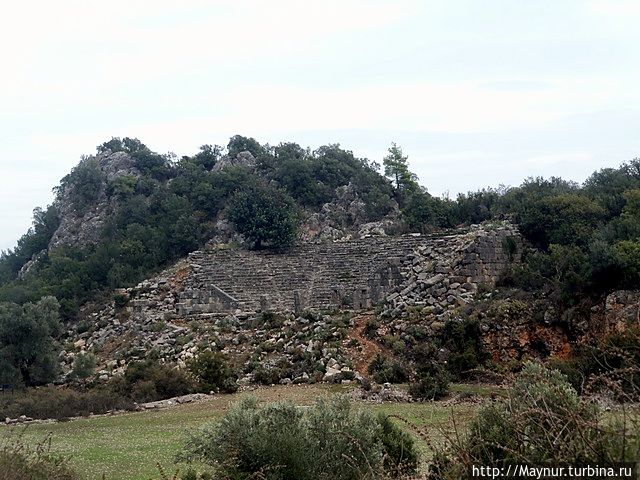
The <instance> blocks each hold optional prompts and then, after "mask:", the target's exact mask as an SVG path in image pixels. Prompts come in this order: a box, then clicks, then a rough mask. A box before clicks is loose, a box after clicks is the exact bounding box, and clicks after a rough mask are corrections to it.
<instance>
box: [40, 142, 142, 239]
mask: <svg viewBox="0 0 640 480" xmlns="http://www.w3.org/2000/svg"><path fill="white" fill-rule="evenodd" d="M89 161H95V162H96V163H97V165H98V167H99V169H100V172H101V173H102V175H103V179H102V182H101V183H100V185H99V186H98V187H97V192H96V200H95V201H94V202H93V204H92V205H89V207H88V208H87V209H86V210H85V211H78V210H77V209H76V207H75V206H74V204H73V202H72V201H71V192H70V191H69V189H66V190H62V191H61V192H59V195H58V198H57V208H58V213H59V215H60V226H59V227H58V229H57V230H56V232H55V233H54V234H53V237H52V238H51V241H50V242H49V249H52V248H55V247H59V246H61V245H68V246H73V247H78V248H83V247H87V246H89V245H94V244H96V243H98V242H99V240H100V237H101V235H102V229H103V228H104V225H105V222H106V220H107V218H108V216H109V215H110V213H111V212H112V211H113V208H114V202H115V199H109V198H108V196H107V188H108V185H109V184H110V183H111V182H113V181H114V180H115V179H116V178H117V177H119V176H124V175H128V176H132V177H135V178H139V176H140V172H139V171H138V169H137V168H136V167H135V161H134V159H133V158H131V156H130V155H128V154H127V153H124V152H115V153H111V152H106V153H101V154H99V155H96V156H92V157H87V158H85V159H83V160H82V162H89Z"/></svg>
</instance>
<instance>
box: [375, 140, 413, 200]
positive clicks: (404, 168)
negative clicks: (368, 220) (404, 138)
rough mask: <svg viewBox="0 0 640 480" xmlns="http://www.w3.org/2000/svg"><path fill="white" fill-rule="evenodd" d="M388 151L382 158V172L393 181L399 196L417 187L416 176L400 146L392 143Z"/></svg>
mask: <svg viewBox="0 0 640 480" xmlns="http://www.w3.org/2000/svg"><path fill="white" fill-rule="evenodd" d="M388 152H389V153H388V154H387V156H386V157H384V159H383V160H382V163H383V165H384V174H385V175H386V176H387V177H388V178H390V179H391V181H392V182H393V183H394V185H395V189H396V194H397V195H398V197H400V198H401V197H403V195H404V194H406V193H407V192H411V191H413V190H417V189H418V181H417V180H418V177H417V176H416V175H415V174H414V173H412V172H411V171H410V170H409V164H408V163H407V159H408V157H407V156H405V155H403V153H402V148H400V147H398V146H397V145H396V144H395V143H392V144H391V147H389V150H388Z"/></svg>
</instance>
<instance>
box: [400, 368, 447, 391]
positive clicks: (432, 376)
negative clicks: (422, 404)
mask: <svg viewBox="0 0 640 480" xmlns="http://www.w3.org/2000/svg"><path fill="white" fill-rule="evenodd" d="M409 393H410V394H411V396H412V397H414V398H416V399H419V400H438V399H440V398H442V397H444V396H445V395H447V393H449V374H448V373H447V371H446V370H445V368H444V367H443V366H442V365H440V364H438V363H435V362H432V363H426V364H423V365H420V367H419V368H418V373H417V379H416V380H415V381H414V382H412V383H411V384H410V385H409Z"/></svg>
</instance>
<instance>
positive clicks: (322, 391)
mask: <svg viewBox="0 0 640 480" xmlns="http://www.w3.org/2000/svg"><path fill="white" fill-rule="evenodd" d="M455 390H457V391H460V390H461V388H460V387H458V388H456V389H455ZM340 391H344V389H343V388H341V387H336V386H334V387H331V386H328V385H296V386H286V387H285V386H274V387H268V388H260V389H257V390H255V391H253V392H252V393H251V394H252V395H255V396H256V397H257V398H259V399H260V401H264V402H273V401H280V400H285V399H286V400H290V401H292V402H294V403H295V404H298V405H309V404H311V403H313V402H314V400H315V399H316V398H317V397H318V396H322V395H330V394H332V393H339V392H340ZM243 395H246V393H236V394H233V395H220V396H217V397H215V398H213V399H211V400H209V401H206V402H202V403H198V404H187V405H180V406H176V407H172V408H167V409H163V410H156V411H146V412H135V413H126V414H122V415H114V416H99V417H92V418H86V419H79V420H73V421H69V422H61V423H54V424H33V425H29V426H28V427H27V428H26V429H25V428H24V427H20V428H16V429H11V428H9V427H3V428H2V429H1V430H0V432H2V434H3V435H22V438H23V440H24V441H25V442H27V443H30V444H35V443H38V442H40V441H42V440H43V439H45V438H46V437H47V435H49V434H51V436H52V447H51V448H52V451H55V452H57V453H61V454H63V455H65V456H69V457H71V464H72V465H73V466H74V467H75V468H76V469H77V471H78V472H79V473H80V474H81V475H82V476H83V478H85V479H87V480H89V479H91V480H93V479H101V478H103V475H104V478H105V479H106V480H149V479H157V478H159V473H158V469H157V467H156V464H157V463H160V464H161V465H162V467H163V468H164V469H165V471H166V472H167V473H173V472H175V470H176V469H177V468H180V465H176V464H174V463H173V457H174V455H175V454H176V453H177V452H178V451H179V450H180V449H181V447H182V444H183V441H184V438H185V435H186V432H187V431H189V430H194V429H196V428H198V427H199V426H201V425H202V424H204V423H207V422H210V421H214V420H215V419H216V418H218V417H219V416H220V415H222V414H223V413H224V412H225V411H226V410H227V409H228V408H229V406H230V405H231V404H232V403H234V402H236V401H238V400H239V399H240V398H241V397H242V396H243ZM361 406H362V407H363V408H366V409H370V410H371V411H373V412H380V411H382V412H384V413H387V414H393V415H398V416H400V417H403V418H404V419H406V420H408V421H409V422H411V423H412V424H415V425H417V426H420V427H422V426H425V425H428V426H429V430H428V434H429V436H430V437H432V438H433V440H435V441H437V439H438V437H439V434H438V429H439V428H442V427H445V428H446V427H447V426H449V425H451V421H452V420H451V419H452V416H455V421H456V423H457V424H458V425H461V424H464V423H466V422H467V421H468V420H469V419H470V417H471V415H472V414H473V412H474V411H475V408H476V406H475V405H473V404H469V403H464V404H458V405H451V406H448V405H447V404H446V403H444V402H435V403H402V404H392V403H387V404H381V405H378V404H368V403H362V404H361ZM421 447H422V448H421V449H422V450H424V451H425V453H426V450H427V449H426V445H424V443H422V445H421ZM182 467H183V468H181V470H184V466H182Z"/></svg>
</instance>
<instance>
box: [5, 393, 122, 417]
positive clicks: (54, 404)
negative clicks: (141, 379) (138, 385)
mask: <svg viewBox="0 0 640 480" xmlns="http://www.w3.org/2000/svg"><path fill="white" fill-rule="evenodd" d="M131 408H133V401H132V400H131V399H130V398H127V397H126V396H123V395H122V394H120V393H119V392H116V391H113V390H112V389H111V388H109V387H108V386H100V387H96V388H93V389H86V390H74V389H72V388H61V387H40V388H30V389H26V390H24V391H15V392H14V393H13V394H7V395H3V396H1V397H0V416H1V417H2V418H6V417H9V418H16V417H19V416H20V415H27V416H28V417H32V418H55V419H64V418H69V417H75V416H81V415H89V414H90V413H94V414H99V413H106V412H108V411H111V410H128V409H131Z"/></svg>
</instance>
